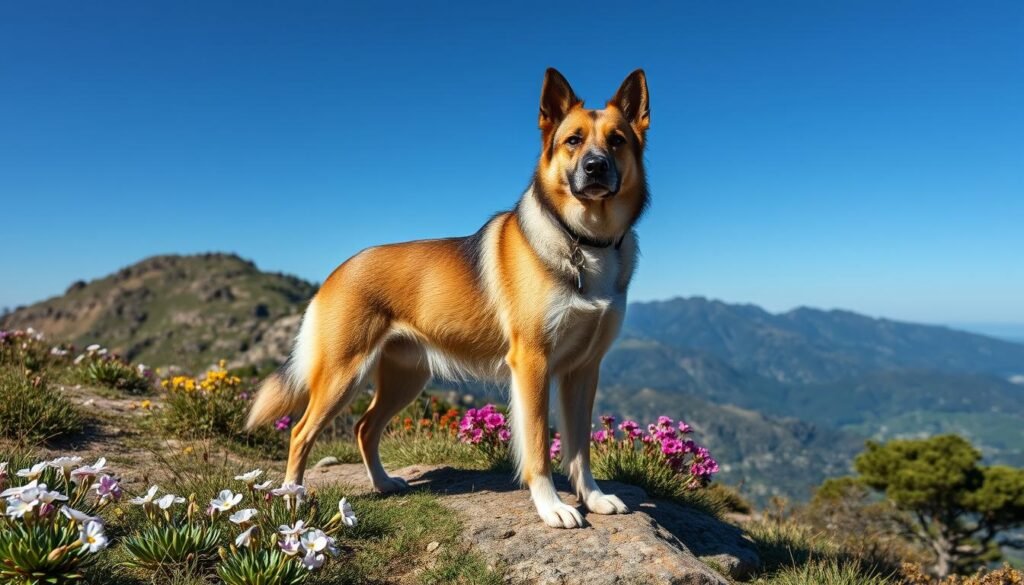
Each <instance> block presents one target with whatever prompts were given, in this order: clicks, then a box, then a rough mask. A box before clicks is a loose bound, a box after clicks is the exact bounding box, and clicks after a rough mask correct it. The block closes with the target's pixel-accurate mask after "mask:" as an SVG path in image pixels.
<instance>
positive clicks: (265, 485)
mask: <svg viewBox="0 0 1024 585" xmlns="http://www.w3.org/2000/svg"><path fill="white" fill-rule="evenodd" d="M272 485H274V482H272V481H270V480H269V479H268V480H267V481H265V482H263V483H258V484H256V485H254V486H252V489H254V490H256V491H258V492H265V491H267V490H268V489H270V486H272Z"/></svg>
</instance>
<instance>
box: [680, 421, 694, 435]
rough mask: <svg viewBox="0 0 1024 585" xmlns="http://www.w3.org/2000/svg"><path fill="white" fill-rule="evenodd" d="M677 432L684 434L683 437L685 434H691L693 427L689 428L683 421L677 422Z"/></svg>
mask: <svg viewBox="0 0 1024 585" xmlns="http://www.w3.org/2000/svg"><path fill="white" fill-rule="evenodd" d="M679 432H680V433H682V434H684V435H685V434H687V433H692V432H693V427H691V426H690V425H688V424H686V423H684V422H683V421H679Z"/></svg>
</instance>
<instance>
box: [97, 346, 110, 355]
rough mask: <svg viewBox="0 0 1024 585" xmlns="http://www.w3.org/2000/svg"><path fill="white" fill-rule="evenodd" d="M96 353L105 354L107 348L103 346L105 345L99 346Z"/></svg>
mask: <svg viewBox="0 0 1024 585" xmlns="http://www.w3.org/2000/svg"><path fill="white" fill-rule="evenodd" d="M96 354H97V355H107V348H105V347H104V348H101V349H100V350H99V351H97V352H96Z"/></svg>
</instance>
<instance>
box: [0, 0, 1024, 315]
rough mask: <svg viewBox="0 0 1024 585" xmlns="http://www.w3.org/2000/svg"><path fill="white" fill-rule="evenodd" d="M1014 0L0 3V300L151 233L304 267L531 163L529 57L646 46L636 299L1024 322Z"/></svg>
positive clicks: (478, 194) (563, 57) (493, 185)
mask: <svg viewBox="0 0 1024 585" xmlns="http://www.w3.org/2000/svg"><path fill="white" fill-rule="evenodd" d="M1021 38H1024V3H1021V2H1018V1H1006V2H994V1H993V2H989V1H979V2H970V3H967V2H936V1H928V2H891V1H878V2H861V1H858V2H852V1H851V2H820V1H817V0H815V1H808V2H782V3H766V2H659V3H656V4H654V5H653V6H649V7H646V8H639V7H634V6H631V5H629V4H628V3H626V4H624V3H621V2H616V3H603V2H588V3H585V4H581V5H579V6H577V7H572V6H569V5H568V4H564V5H563V4H558V5H555V4H554V3H537V4H534V5H528V4H515V3H489V2H473V3H467V4H465V5H458V4H456V3H446V4H445V5H444V6H441V5H439V4H436V3H410V4H409V5H399V4H392V3H388V2H375V3H372V4H365V5H357V3H352V2H345V3H340V2H337V3H318V2H303V3H295V2H289V3H285V2H281V3H261V2H250V3H220V2H212V1H203V2H152V3H151V2H137V1H130V2H102V3H98V2H70V1H69V2H21V3H6V4H4V5H3V7H0V201H2V207H0V215H2V217H3V219H4V221H3V228H4V232H5V236H6V237H5V240H6V242H5V245H4V247H3V249H4V250H5V251H4V252H3V253H2V254H0V280H2V285H0V306H3V305H12V306H13V305H17V304H21V303H27V302H30V301H34V300H38V299H40V298H43V297H47V296H50V295H54V294H58V293H60V292H62V291H63V290H64V288H65V287H66V286H67V285H68V284H69V283H70V282H71V281H73V280H75V279H78V278H92V277H97V276H101V275H103V274H106V273H108V272H111V271H113V270H115V269H117V268H118V267H120V266H123V265H127V264H130V263H132V262H134V261H136V260H138V259H140V258H141V257H143V256H147V255H151V254H157V253H167V252H179V253H187V252H199V251H208V250H225V251H234V252H237V253H239V254H241V255H243V256H246V257H249V258H252V259H253V260H255V261H256V262H257V264H259V265H260V266H261V267H263V268H266V269H272V270H283V271H287V272H293V273H296V274H299V275H300V276H303V277H306V278H309V279H311V280H321V279H322V278H323V277H324V276H325V275H326V274H328V273H329V272H330V270H331V269H332V268H333V267H334V266H335V265H336V264H337V263H339V262H341V261H342V260H344V259H345V258H346V257H348V256H349V255H351V254H352V253H354V252H356V251H358V250H359V249H361V248H363V247H365V246H368V245H371V244H375V243H382V242H390V241H399V240H406V239H414V238H424V237H435V236H446V235H459V234H468V233H471V232H473V231H475V230H476V228H477V227H478V226H479V225H480V224H481V223H482V222H483V221H484V220H485V219H486V218H487V217H488V215H489V214H490V213H492V212H493V211H495V210H498V209H503V208H507V207H509V206H511V205H512V204H513V203H514V202H515V200H516V198H517V197H518V195H519V194H520V192H521V191H522V189H523V188H524V187H525V186H526V182H527V179H528V177H529V174H530V172H531V169H532V166H533V164H534V162H535V159H536V156H537V152H538V140H539V136H538V131H537V129H536V112H537V103H538V97H539V95H538V94H539V90H540V83H541V79H542V76H543V71H544V68H545V67H548V66H555V67H558V68H559V69H560V70H561V71H562V72H563V73H564V74H565V75H566V76H567V77H568V78H569V80H570V82H571V83H572V84H573V86H574V88H575V89H576V91H577V93H578V94H580V95H581V96H583V97H584V98H586V99H587V100H588V101H589V103H590V104H601V103H603V101H604V100H605V99H607V98H608V97H609V96H610V95H611V94H612V93H613V92H614V90H615V88H616V87H617V86H618V84H619V82H620V81H621V80H622V78H623V77H624V76H625V75H626V74H627V73H628V72H629V71H631V70H632V69H634V68H636V67H644V68H645V69H646V70H647V73H648V79H649V82H650V90H651V105H652V127H651V131H650V148H649V152H648V171H649V173H650V182H651V188H652V194H653V206H652V208H651V210H650V213H649V215H647V216H646V217H645V218H644V220H643V222H642V224H641V225H640V228H639V231H640V235H641V241H642V248H643V259H642V261H641V265H640V269H639V272H638V275H637V278H636V280H635V286H634V289H633V292H632V296H633V298H635V299H654V298H665V297H669V296H674V295H680V294H682V295H692V294H703V295H707V296H711V297H716V298H721V299H724V300H728V301H744V302H754V303H758V304H761V305H764V306H766V307H767V308H769V309H773V310H785V309H789V308H792V307H794V306H797V305H811V306H817V307H825V308H829V307H843V308H849V309H853V310H857V311H861V312H865V313H868V314H871V315H879V316H889V317H894V318H900V319H908V320H919V321H927V322H940V323H950V322H957V323H959V322H971V323H994V322H999V323H1024V108H1022V107H1021V104H1022V103H1024V43H1022V42H1021V40H1020V39H1021Z"/></svg>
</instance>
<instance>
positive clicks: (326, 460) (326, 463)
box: [313, 456, 341, 469]
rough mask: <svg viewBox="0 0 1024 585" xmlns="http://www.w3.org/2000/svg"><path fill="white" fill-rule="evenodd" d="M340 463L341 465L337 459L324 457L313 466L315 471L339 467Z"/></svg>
mask: <svg viewBox="0 0 1024 585" xmlns="http://www.w3.org/2000/svg"><path fill="white" fill-rule="evenodd" d="M339 463H341V461H339V460H338V458H337V457H330V456H328V457H324V458H323V459H321V460H320V461H317V462H316V465H314V466H313V469H319V468H321V467H330V466H332V465H338V464H339Z"/></svg>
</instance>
